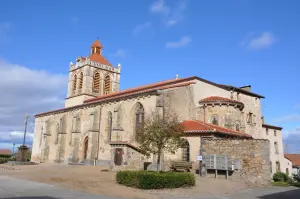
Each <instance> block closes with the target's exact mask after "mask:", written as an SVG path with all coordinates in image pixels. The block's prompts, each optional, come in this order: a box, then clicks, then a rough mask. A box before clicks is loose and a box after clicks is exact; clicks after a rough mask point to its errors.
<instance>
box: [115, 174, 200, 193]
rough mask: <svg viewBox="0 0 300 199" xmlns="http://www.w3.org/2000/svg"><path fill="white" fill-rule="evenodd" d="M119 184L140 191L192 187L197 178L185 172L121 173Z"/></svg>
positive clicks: (118, 175) (118, 176) (118, 179)
mask: <svg viewBox="0 0 300 199" xmlns="http://www.w3.org/2000/svg"><path fill="white" fill-rule="evenodd" d="M116 178H117V182H118V183H119V184H122V185H125V186H129V187H135V188H139V189H162V188H178V187H190V186H194V185H195V176H194V175H193V174H191V173H184V172H159V173H157V172H152V171H119V172H117V175H116Z"/></svg>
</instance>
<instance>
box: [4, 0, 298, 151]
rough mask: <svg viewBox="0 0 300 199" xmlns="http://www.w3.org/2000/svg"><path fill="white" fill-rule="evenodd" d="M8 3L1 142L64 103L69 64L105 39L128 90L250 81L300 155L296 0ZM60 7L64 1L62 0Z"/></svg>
mask: <svg viewBox="0 0 300 199" xmlns="http://www.w3.org/2000/svg"><path fill="white" fill-rule="evenodd" d="M76 2H77V3H71V4H70V2H68V1H58V0H54V1H38V0H31V1H16V0H10V1H4V2H2V4H1V7H0V91H1V98H0V110H1V111H0V148H11V146H12V143H13V142H15V143H17V144H20V143H21V142H22V136H23V131H24V118H25V115H26V114H29V115H30V116H31V117H30V118H29V126H28V137H27V141H28V144H30V143H31V141H32V136H33V123H34V118H33V115H34V114H36V113H39V112H43V111H47V110H51V109H56V108H61V107H63V103H64V99H65V97H66V92H67V88H66V87H67V75H68V65H69V62H70V61H74V60H75V58H76V57H77V56H80V55H82V56H86V55H87V54H88V53H89V46H90V45H91V43H92V42H93V41H94V40H95V39H96V38H97V37H98V38H99V39H100V41H101V43H102V44H103V45H104V55H105V56H106V57H107V59H108V60H110V62H111V63H112V64H114V65H117V64H118V63H121V64H122V75H121V88H122V89H125V88H129V87H134V86H138V85H142V84H147V83H152V82H155V81H161V80H165V79H170V78H174V77H175V75H176V74H178V75H179V77H188V76H194V75H196V76H199V77H202V78H205V79H208V80H211V81H214V82H217V83H225V84H232V85H236V86H243V85H249V84H250V85H251V86H252V90H253V91H254V92H256V93H259V94H261V95H264V96H266V99H263V100H262V110H263V114H264V116H265V118H266V122H267V123H270V124H273V125H279V126H282V127H284V131H283V133H284V140H285V143H286V144H289V147H288V148H289V152H296V151H297V150H299V151H300V146H297V142H299V141H300V93H299V86H300V83H299V74H300V67H299V65H300V57H299V52H300V37H299V35H300V29H299V19H300V12H299V10H298V8H299V7H300V2H299V1H297V0H290V1H288V2H287V1H284V0H278V1H273V0H265V1H260V0H232V1H216V0H210V1H208V0H207V1H197V0H144V1H121V0H110V1H101V2H100V1H97V0H93V1H91V0H85V1H80V0H78V1H76ZM58 5H59V6H58Z"/></svg>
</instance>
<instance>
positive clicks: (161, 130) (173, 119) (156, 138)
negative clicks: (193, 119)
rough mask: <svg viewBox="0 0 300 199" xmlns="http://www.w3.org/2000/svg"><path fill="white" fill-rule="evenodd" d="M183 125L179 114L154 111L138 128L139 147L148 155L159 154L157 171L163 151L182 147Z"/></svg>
mask: <svg viewBox="0 0 300 199" xmlns="http://www.w3.org/2000/svg"><path fill="white" fill-rule="evenodd" d="M183 135H184V129H183V126H182V125H181V124H180V121H179V119H178V116H177V115H175V114H168V115H165V116H164V117H162V116H159V114H158V113H156V112H153V113H152V114H151V115H150V116H149V117H147V118H146V119H145V121H144V123H143V124H142V125H140V126H139V127H138V128H137V130H136V141H137V142H138V144H139V149H140V150H141V151H142V152H143V153H144V154H145V155H147V156H148V157H149V156H150V155H151V154H153V155H157V171H159V165H160V161H161V154H162V152H169V153H175V152H176V150H177V149H178V148H180V147H181V146H182V145H183V143H184V141H185V140H184V139H183V138H182V136H183Z"/></svg>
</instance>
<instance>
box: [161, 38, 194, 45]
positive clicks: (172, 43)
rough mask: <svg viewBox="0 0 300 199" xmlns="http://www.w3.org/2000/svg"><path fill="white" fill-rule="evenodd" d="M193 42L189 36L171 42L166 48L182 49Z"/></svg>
mask: <svg viewBox="0 0 300 199" xmlns="http://www.w3.org/2000/svg"><path fill="white" fill-rule="evenodd" d="M191 41H192V38H191V37H189V36H184V37H181V38H180V40H179V41H171V42H167V43H166V48H180V47H183V46H186V45H188V44H189V43H190V42H191Z"/></svg>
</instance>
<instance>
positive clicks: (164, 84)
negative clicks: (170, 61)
mask: <svg viewBox="0 0 300 199" xmlns="http://www.w3.org/2000/svg"><path fill="white" fill-rule="evenodd" d="M192 80H198V81H202V82H205V83H207V84H211V85H213V86H216V87H219V88H222V89H225V88H224V87H222V86H220V85H219V84H216V83H214V82H211V81H208V80H205V79H202V78H200V77H197V76H192V77H187V78H178V79H171V80H166V81H161V82H157V83H154V84H148V85H145V86H140V87H136V88H132V89H127V90H123V91H119V92H114V93H111V94H109V95H102V96H99V97H95V98H92V99H89V100H86V101H84V104H81V105H77V106H73V107H68V108H63V109H59V110H54V111H48V112H44V113H40V114H37V115H35V116H36V117H37V116H41V115H44V114H50V113H55V112H60V111H66V110H71V109H74V108H79V107H83V106H86V105H89V104H93V103H98V102H104V101H108V100H117V99H119V98H123V97H128V96H134V95H139V94H146V93H150V92H155V91H158V90H163V89H168V88H174V87H182V86H187V85H190V84H194V82H193V81H192ZM225 90H228V89H225Z"/></svg>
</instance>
